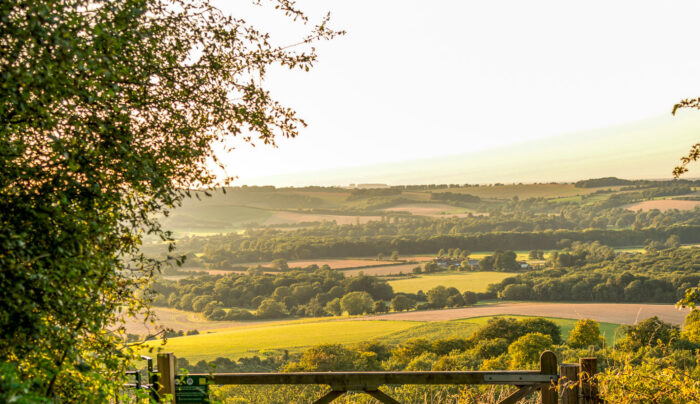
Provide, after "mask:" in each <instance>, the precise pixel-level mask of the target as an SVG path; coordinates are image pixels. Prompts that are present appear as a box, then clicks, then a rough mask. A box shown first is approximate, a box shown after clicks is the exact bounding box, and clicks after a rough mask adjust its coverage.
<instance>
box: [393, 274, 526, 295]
mask: <svg viewBox="0 0 700 404" xmlns="http://www.w3.org/2000/svg"><path fill="white" fill-rule="evenodd" d="M514 275H515V274H512V273H509V272H438V273H435V274H424V275H419V276H417V277H415V278H409V279H400V280H395V281H389V284H390V285H391V287H393V288H394V291H395V292H406V293H416V292H418V291H419V290H422V291H423V292H427V291H428V290H430V289H432V288H434V287H435V286H439V285H443V286H454V287H456V288H457V289H459V291H460V292H464V291H467V290H469V291H472V292H485V291H486V286H488V285H489V284H491V283H497V282H500V281H502V280H503V279H505V278H507V277H509V276H514Z"/></svg>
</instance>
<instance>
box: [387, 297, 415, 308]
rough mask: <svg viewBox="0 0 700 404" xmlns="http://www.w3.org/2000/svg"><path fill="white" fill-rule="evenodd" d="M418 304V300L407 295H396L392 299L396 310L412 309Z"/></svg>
mask: <svg viewBox="0 0 700 404" xmlns="http://www.w3.org/2000/svg"><path fill="white" fill-rule="evenodd" d="M415 305H416V302H415V301H414V300H413V299H411V298H410V297H408V296H406V295H396V296H394V298H393V299H391V308H392V309H393V310H394V311H406V310H411V309H412V308H413V307H414V306H415Z"/></svg>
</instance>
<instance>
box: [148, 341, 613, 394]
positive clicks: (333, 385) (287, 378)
mask: <svg viewBox="0 0 700 404" xmlns="http://www.w3.org/2000/svg"><path fill="white" fill-rule="evenodd" d="M596 369H597V360H596V358H581V359H580V360H579V364H561V365H560V366H558V364H557V359H556V356H555V355H554V353H552V352H551V351H545V352H543V353H542V354H541V355H540V370H514V371H510V370H506V371H471V372H433V371H429V372H290V373H213V374H210V373H190V374H187V376H188V377H193V378H204V379H206V380H207V384H208V385H288V384H294V385H324V384H325V385H328V386H329V387H330V389H331V390H330V391H329V392H328V393H326V394H325V395H324V396H322V397H321V398H319V399H317V400H316V401H314V404H326V403H330V402H332V401H333V400H335V399H336V398H338V397H340V396H342V395H343V394H345V393H347V392H361V393H365V394H368V395H370V396H372V397H374V398H376V399H377V400H379V401H380V402H382V403H386V404H398V403H399V402H398V401H397V400H395V399H393V398H392V397H390V396H389V395H387V394H386V393H384V392H383V391H381V390H380V389H379V387H380V386H383V385H403V384H417V385H434V384H443V385H468V384H473V385H484V384H488V385H513V386H516V387H518V389H517V390H516V391H515V392H513V393H512V394H511V395H510V396H508V397H506V398H505V399H503V400H501V401H500V403H499V404H514V403H517V402H518V401H519V400H521V399H522V398H524V397H526V396H527V395H529V394H531V393H533V392H535V391H538V390H539V392H540V396H541V399H542V404H555V403H559V402H560V399H561V403H563V404H589V403H599V402H600V400H599V399H598V398H597V391H596V388H595V384H594V380H593V376H594V374H595V372H596ZM149 374H150V375H152V376H155V377H149V380H150V382H151V383H150V384H148V385H147V386H149V387H151V386H152V388H153V391H154V392H156V391H157V394H154V397H155V401H157V402H165V401H164V400H161V399H159V397H166V395H167V396H168V397H172V401H170V402H171V403H175V402H176V398H175V397H176V385H175V379H176V374H175V355H173V354H172V353H165V354H159V355H158V373H153V372H149ZM139 384H140V381H139ZM143 386H145V385H143Z"/></svg>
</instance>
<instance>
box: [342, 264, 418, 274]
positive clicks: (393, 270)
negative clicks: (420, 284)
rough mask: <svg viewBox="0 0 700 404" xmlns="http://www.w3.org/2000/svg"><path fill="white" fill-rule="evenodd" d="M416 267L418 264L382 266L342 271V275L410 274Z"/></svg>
mask: <svg viewBox="0 0 700 404" xmlns="http://www.w3.org/2000/svg"><path fill="white" fill-rule="evenodd" d="M417 266H420V264H403V265H384V266H380V267H371V268H358V269H349V270H346V271H343V273H344V274H345V276H357V275H359V274H360V272H362V273H364V274H365V275H374V276H384V275H397V274H400V273H404V274H410V273H411V272H412V271H413V268H415V267H417Z"/></svg>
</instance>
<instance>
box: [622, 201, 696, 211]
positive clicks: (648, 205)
mask: <svg viewBox="0 0 700 404" xmlns="http://www.w3.org/2000/svg"><path fill="white" fill-rule="evenodd" d="M698 206H700V201H683V200H675V199H657V200H653V201H644V202H638V203H634V204H631V205H627V206H625V208H626V209H628V210H631V211H634V212H636V211H639V210H641V211H644V212H646V211H649V210H652V209H658V210H660V211H662V212H665V211H667V210H670V209H678V210H692V209H695V208H696V207H698Z"/></svg>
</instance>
